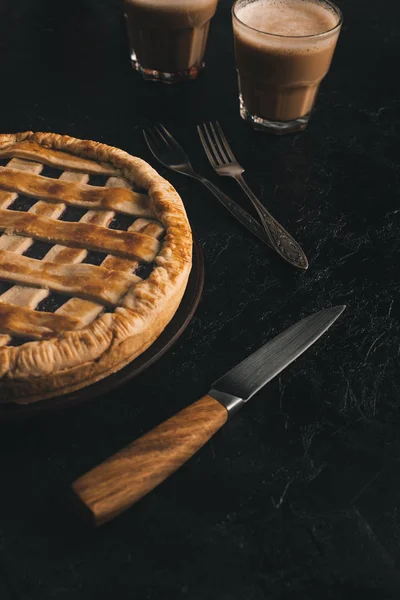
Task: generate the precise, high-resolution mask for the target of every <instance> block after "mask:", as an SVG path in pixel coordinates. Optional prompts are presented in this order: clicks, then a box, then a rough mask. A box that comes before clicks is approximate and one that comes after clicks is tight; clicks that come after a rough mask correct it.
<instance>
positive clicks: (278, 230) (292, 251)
mask: <svg viewBox="0 0 400 600" xmlns="http://www.w3.org/2000/svg"><path fill="white" fill-rule="evenodd" d="M235 179H236V181H237V182H238V184H239V185H240V187H241V188H242V190H243V191H244V192H245V193H246V194H247V196H248V197H249V198H250V200H251V202H252V203H253V206H254V208H255V209H256V211H257V213H258V215H259V217H260V219H261V222H262V224H263V225H264V229H265V232H266V234H267V236H268V239H269V241H270V243H271V246H272V247H273V248H274V249H275V250H276V251H277V252H278V254H280V255H281V256H282V258H284V259H285V260H287V261H288V262H289V263H291V264H292V265H294V266H295V267H299V268H300V269H307V267H308V260H307V257H306V255H305V254H304V252H303V250H302V249H301V247H300V246H299V244H298V243H297V242H296V241H295V240H294V239H293V238H292V236H291V235H290V233H288V232H287V231H286V229H285V228H284V227H282V225H281V224H280V223H278V221H277V220H276V219H275V218H274V217H273V216H272V215H271V213H270V212H268V210H267V209H266V208H265V206H264V205H263V204H261V202H260V201H259V199H258V198H257V196H256V195H255V194H254V193H253V192H252V190H251V189H250V188H249V186H248V185H247V183H246V182H245V180H244V179H243V177H242V176H241V175H236V176H235Z"/></svg>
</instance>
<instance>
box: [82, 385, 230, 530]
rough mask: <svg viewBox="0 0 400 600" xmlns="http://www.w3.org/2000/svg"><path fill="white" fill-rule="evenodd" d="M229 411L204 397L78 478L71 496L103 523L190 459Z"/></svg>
mask: <svg viewBox="0 0 400 600" xmlns="http://www.w3.org/2000/svg"><path fill="white" fill-rule="evenodd" d="M227 418H228V412H227V410H226V408H225V407H224V406H222V404H220V403H219V402H218V401H217V400H215V399H214V398H212V397H211V396H208V395H206V396H204V397H203V398H201V400H198V401H197V402H195V403H194V404H192V405H191V406H189V407H187V408H185V409H184V410H182V411H181V412H180V413H178V414H177V415H175V416H174V417H172V418H171V419H168V421H165V422H164V423H162V424H161V425H159V426H158V427H156V428H155V429H153V430H152V431H150V432H149V433H146V434H145V435H144V436H142V437H141V438H139V439H138V440H136V441H135V442H133V443H132V444H130V445H129V446H127V447H126V448H124V449H123V450H120V451H119V452H118V453H117V454H115V455H114V456H112V457H111V458H108V459H107V460H106V461H105V462H103V463H102V464H100V465H99V466H97V467H95V468H94V469H93V470H92V471H89V472H88V473H86V474H85V475H82V476H81V477H79V478H78V479H77V480H76V481H75V482H74V483H73V484H72V490H73V492H74V496H75V500H76V501H77V504H78V506H79V507H80V508H81V509H84V513H85V515H86V516H87V517H89V519H90V520H91V522H92V523H93V524H94V525H102V524H103V523H106V522H107V521H110V520H111V519H113V518H114V517H116V516H117V515H119V514H120V513H121V512H123V511H124V510H126V509H127V508H129V507H130V506H132V504H134V503H135V502H137V501H138V500H140V498H142V497H143V496H144V495H145V494H147V493H148V492H150V491H151V490H153V489H154V488H155V487H156V486H157V485H159V484H160V483H161V482H163V481H164V480H165V479H167V477H169V476H170V475H172V473H174V472H175V471H177V470H178V469H179V467H181V466H182V465H183V464H184V463H185V462H186V461H187V460H189V458H191V457H192V456H193V455H194V454H195V453H196V452H197V451H198V450H199V449H200V448H201V447H202V446H203V445H204V444H205V443H206V442H207V441H208V440H209V439H210V438H211V437H212V436H213V435H214V434H215V433H216V432H217V431H218V430H219V429H220V428H221V427H222V426H223V425H224V424H225V423H226V421H227Z"/></svg>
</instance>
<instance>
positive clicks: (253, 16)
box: [235, 0, 339, 54]
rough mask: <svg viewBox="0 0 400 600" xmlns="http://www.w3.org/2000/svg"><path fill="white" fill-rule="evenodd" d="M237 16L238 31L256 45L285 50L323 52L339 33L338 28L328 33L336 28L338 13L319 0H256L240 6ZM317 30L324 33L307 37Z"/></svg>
mask: <svg viewBox="0 0 400 600" xmlns="http://www.w3.org/2000/svg"><path fill="white" fill-rule="evenodd" d="M236 16H237V19H238V20H237V21H236V23H235V33H236V35H239V36H240V37H241V38H243V39H246V40H247V43H249V44H251V45H252V46H258V47H260V48H262V47H265V48H266V49H267V48H268V49H269V50H272V49H273V48H276V51H277V52H279V53H285V54H309V53H313V52H319V51H320V50H321V48H322V47H325V46H330V45H331V44H332V43H335V41H336V39H337V36H338V33H339V32H338V31H337V30H336V31H335V32H333V33H324V32H329V30H331V29H334V28H335V26H336V25H337V23H338V15H337V14H336V13H335V12H334V11H333V9H330V8H329V6H328V5H326V4H324V3H323V2H318V1H315V2H313V1H311V0H310V1H309V0H256V1H255V2H249V3H247V4H244V5H243V6H240V7H239V8H237V9H236ZM243 23H244V25H243ZM246 25H247V27H246ZM250 28H251V29H250ZM268 34H270V35H268ZM316 34H322V35H321V36H319V37H315V38H313V37H306V36H312V35H316ZM279 36H288V37H279ZM302 36H303V37H302Z"/></svg>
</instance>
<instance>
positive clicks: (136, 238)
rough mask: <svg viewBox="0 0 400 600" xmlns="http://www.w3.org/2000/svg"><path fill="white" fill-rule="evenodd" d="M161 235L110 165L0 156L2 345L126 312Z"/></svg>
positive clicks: (140, 195)
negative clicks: (124, 307) (131, 292)
mask: <svg viewBox="0 0 400 600" xmlns="http://www.w3.org/2000/svg"><path fill="white" fill-rule="evenodd" d="M164 234H165V231H164V228H163V226H162V224H161V223H160V222H158V221H157V220H155V219H154V216H153V214H152V212H151V210H150V202H149V198H148V196H147V195H146V193H145V192H144V191H143V190H135V189H134V188H133V184H131V183H130V182H127V181H126V180H125V179H121V178H120V177H119V176H118V173H116V172H115V171H114V170H113V168H112V167H110V166H108V165H101V164H99V163H96V162H93V161H91V160H88V159H81V158H79V157H75V156H72V155H70V154H68V153H65V152H61V151H57V150H49V149H47V148H42V147H41V146H40V145H39V144H35V143H33V142H29V141H28V142H25V141H24V142H20V143H18V144H15V145H14V146H12V147H11V148H8V149H6V150H0V347H4V346H19V345H21V344H24V343H26V342H28V341H33V340H46V339H51V338H52V337H54V336H58V335H60V334H61V333H62V332H64V331H71V330H72V331H73V330H79V329H82V328H84V327H85V326H87V325H89V324H90V323H92V322H93V321H94V320H95V319H96V318H97V317H99V316H100V315H101V314H102V313H104V312H105V311H113V310H114V309H115V308H116V307H118V306H121V305H123V299H124V296H125V295H126V294H128V292H129V290H130V289H131V288H132V286H135V285H136V284H137V283H140V281H142V280H143V279H147V278H148V277H149V276H150V274H151V272H152V270H153V267H154V264H155V259H156V257H157V255H158V253H159V251H160V248H161V244H162V241H163V237H164Z"/></svg>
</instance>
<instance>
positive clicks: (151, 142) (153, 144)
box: [143, 129, 160, 160]
mask: <svg viewBox="0 0 400 600" xmlns="http://www.w3.org/2000/svg"><path fill="white" fill-rule="evenodd" d="M143 136H144V139H145V140H146V143H147V145H148V147H149V150H150V152H151V153H152V155H153V156H154V157H155V158H157V159H158V160H160V158H159V152H158V150H159V148H157V146H158V144H157V141H156V139H155V135H154V132H153V131H152V130H151V129H148V130H147V131H145V130H144V129H143Z"/></svg>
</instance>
